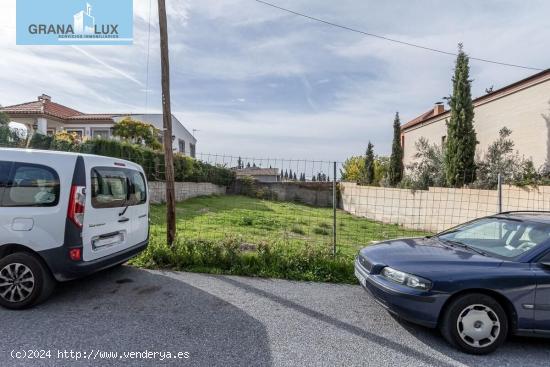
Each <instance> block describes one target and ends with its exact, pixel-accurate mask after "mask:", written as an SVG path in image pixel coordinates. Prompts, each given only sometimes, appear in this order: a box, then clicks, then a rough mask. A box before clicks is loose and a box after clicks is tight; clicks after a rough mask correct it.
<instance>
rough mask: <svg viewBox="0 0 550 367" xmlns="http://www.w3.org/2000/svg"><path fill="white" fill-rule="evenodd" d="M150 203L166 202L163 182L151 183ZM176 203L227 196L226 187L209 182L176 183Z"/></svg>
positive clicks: (149, 183)
mask: <svg viewBox="0 0 550 367" xmlns="http://www.w3.org/2000/svg"><path fill="white" fill-rule="evenodd" d="M148 185H149V201H150V202H151V203H152V204H160V203H164V202H165V201H166V193H165V190H166V184H165V183H164V182H163V181H150V182H148ZM174 185H175V190H176V201H184V200H186V199H190V198H194V197H197V196H206V195H225V191H226V188H225V186H218V185H214V184H211V183H208V182H175V183H174Z"/></svg>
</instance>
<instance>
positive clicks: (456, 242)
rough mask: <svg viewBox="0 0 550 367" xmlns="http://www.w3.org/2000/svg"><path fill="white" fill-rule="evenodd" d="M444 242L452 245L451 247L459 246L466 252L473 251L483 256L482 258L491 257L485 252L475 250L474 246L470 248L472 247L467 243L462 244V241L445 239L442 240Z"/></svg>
mask: <svg viewBox="0 0 550 367" xmlns="http://www.w3.org/2000/svg"><path fill="white" fill-rule="evenodd" d="M442 241H444V242H447V243H448V244H450V245H451V246H458V247H461V248H463V249H466V250H470V251H473V252H475V253H477V254H479V255H482V256H489V255H488V254H487V253H486V252H485V251H483V250H480V249H478V248H475V247H473V246H470V245H467V244H465V243H462V242H460V241H455V240H448V239H444V240H442Z"/></svg>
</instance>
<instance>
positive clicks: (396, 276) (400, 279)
mask: <svg viewBox="0 0 550 367" xmlns="http://www.w3.org/2000/svg"><path fill="white" fill-rule="evenodd" d="M380 274H381V275H382V276H383V277H384V278H386V279H388V280H391V281H392V282H395V283H399V284H402V285H405V286H407V287H411V288H414V289H421V290H424V291H427V290H429V289H430V288H431V287H432V282H430V281H429V280H427V279H424V278H421V277H418V276H416V275H412V274H408V273H404V272H402V271H399V270H396V269H393V268H390V267H389V266H386V267H385V268H384V269H382V272H381V273H380Z"/></svg>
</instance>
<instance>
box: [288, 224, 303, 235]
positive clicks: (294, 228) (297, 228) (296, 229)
mask: <svg viewBox="0 0 550 367" xmlns="http://www.w3.org/2000/svg"><path fill="white" fill-rule="evenodd" d="M290 232H292V233H296V234H301V235H304V234H306V232H305V231H304V229H303V228H302V227H300V226H296V225H294V226H292V228H290Z"/></svg>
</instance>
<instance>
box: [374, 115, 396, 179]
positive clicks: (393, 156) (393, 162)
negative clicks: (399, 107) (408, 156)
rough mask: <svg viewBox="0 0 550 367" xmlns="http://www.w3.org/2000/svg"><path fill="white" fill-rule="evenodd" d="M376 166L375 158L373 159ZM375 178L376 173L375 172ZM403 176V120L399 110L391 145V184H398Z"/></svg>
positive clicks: (389, 175)
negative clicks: (400, 117) (400, 118)
mask: <svg viewBox="0 0 550 367" xmlns="http://www.w3.org/2000/svg"><path fill="white" fill-rule="evenodd" d="M373 168H374V160H373ZM372 176H373V179H374V173H373V175H372ZM402 178H403V147H402V146H401V121H400V120H399V112H396V113H395V118H394V120H393V143H392V147H391V156H390V168H389V171H388V180H389V184H390V186H397V184H398V183H399V182H401V179H402Z"/></svg>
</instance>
